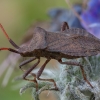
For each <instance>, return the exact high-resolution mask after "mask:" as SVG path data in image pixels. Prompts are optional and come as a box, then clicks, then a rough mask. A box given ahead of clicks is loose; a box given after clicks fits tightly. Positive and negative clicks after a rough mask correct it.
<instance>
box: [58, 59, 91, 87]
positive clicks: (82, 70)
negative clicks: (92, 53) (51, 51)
mask: <svg viewBox="0 0 100 100" xmlns="http://www.w3.org/2000/svg"><path fill="white" fill-rule="evenodd" d="M58 62H59V63H61V64H67V65H76V66H79V67H80V69H81V72H82V75H83V78H84V80H85V81H86V82H87V83H88V84H89V85H90V86H91V87H92V88H93V86H92V85H91V83H90V82H89V81H88V80H87V77H86V74H85V71H84V69H83V66H82V65H81V64H80V63H78V62H71V61H67V62H62V60H61V59H60V60H58Z"/></svg>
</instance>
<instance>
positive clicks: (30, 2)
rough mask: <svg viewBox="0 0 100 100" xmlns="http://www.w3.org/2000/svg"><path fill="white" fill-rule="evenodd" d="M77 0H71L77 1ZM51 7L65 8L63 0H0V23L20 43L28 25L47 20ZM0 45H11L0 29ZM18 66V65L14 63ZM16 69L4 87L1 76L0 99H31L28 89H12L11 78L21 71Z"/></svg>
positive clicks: (2, 57) (5, 53)
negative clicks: (21, 90) (20, 91)
mask: <svg viewBox="0 0 100 100" xmlns="http://www.w3.org/2000/svg"><path fill="white" fill-rule="evenodd" d="M78 1H79V0H71V2H72V3H77V2H78ZM53 7H62V8H66V7H67V4H66V2H65V0H0V23H1V24H2V25H3V27H4V28H5V30H6V31H7V33H8V34H9V36H10V38H12V39H13V40H14V41H15V43H17V44H20V41H21V39H22V37H23V36H24V35H25V32H26V30H27V29H28V28H29V26H30V25H31V24H32V23H33V22H35V21H36V20H38V21H44V20H49V17H48V16H47V11H48V10H49V9H50V8H53ZM0 47H12V46H11V45H10V43H9V42H8V41H7V39H6V37H5V36H4V34H3V33H2V31H1V30H0ZM7 55H8V51H2V52H0V63H1V62H2V61H3V60H4V59H5V58H6V56H7ZM16 66H18V65H16ZM21 72H22V71H20V69H19V70H18V69H16V70H15V72H14V74H13V75H12V77H11V78H10V82H9V84H8V85H7V86H6V87H2V85H1V83H2V80H3V77H2V78H0V100H32V95H31V94H30V92H29V91H27V92H25V93H24V94H23V95H21V96H20V94H19V89H17V90H12V88H11V87H12V85H14V84H15V83H12V79H13V78H14V77H15V76H16V75H17V74H18V73H21Z"/></svg>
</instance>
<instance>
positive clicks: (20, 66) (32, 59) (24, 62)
mask: <svg viewBox="0 0 100 100" xmlns="http://www.w3.org/2000/svg"><path fill="white" fill-rule="evenodd" d="M34 60H36V57H34V58H30V59H28V60H25V61H23V62H22V63H20V65H19V68H20V69H21V70H23V69H22V66H24V65H26V64H28V63H30V62H32V61H34Z"/></svg>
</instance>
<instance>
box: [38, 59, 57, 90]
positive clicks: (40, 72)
mask: <svg viewBox="0 0 100 100" xmlns="http://www.w3.org/2000/svg"><path fill="white" fill-rule="evenodd" d="M49 61H50V59H47V60H46V61H45V63H44V64H43V65H42V67H41V68H40V69H39V71H38V73H37V75H36V78H37V79H38V80H42V81H50V82H53V83H54V86H55V88H54V89H51V90H58V88H57V85H56V83H55V81H54V80H53V79H42V78H40V76H41V74H42V72H43V70H44V68H45V66H46V65H47V63H48V62H49Z"/></svg>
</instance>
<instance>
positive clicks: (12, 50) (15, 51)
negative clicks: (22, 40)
mask: <svg viewBox="0 0 100 100" xmlns="http://www.w3.org/2000/svg"><path fill="white" fill-rule="evenodd" d="M1 50H9V51H11V52H14V53H18V54H21V53H20V52H18V51H17V50H14V49H12V48H0V51H1Z"/></svg>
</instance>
